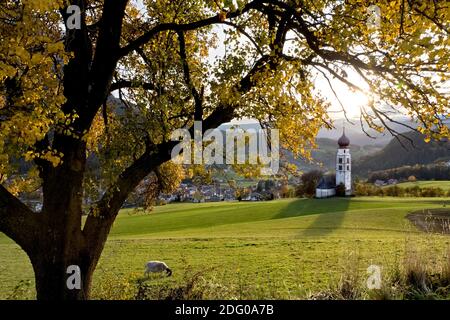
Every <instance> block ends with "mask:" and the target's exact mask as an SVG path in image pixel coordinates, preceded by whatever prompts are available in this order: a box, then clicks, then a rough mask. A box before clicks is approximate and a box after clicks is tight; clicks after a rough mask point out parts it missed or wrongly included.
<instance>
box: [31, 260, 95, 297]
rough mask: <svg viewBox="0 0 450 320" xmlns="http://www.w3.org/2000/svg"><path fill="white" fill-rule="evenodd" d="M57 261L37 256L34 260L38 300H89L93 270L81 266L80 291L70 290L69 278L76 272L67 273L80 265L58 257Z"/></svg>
mask: <svg viewBox="0 0 450 320" xmlns="http://www.w3.org/2000/svg"><path fill="white" fill-rule="evenodd" d="M58 258H59V259H58V260H57V261H48V259H46V258H43V257H41V256H40V255H37V256H36V257H34V258H33V263H32V264H33V269H34V274H35V280H36V298H37V299H38V300H87V299H89V294H90V288H91V281H92V274H93V269H92V268H87V267H86V266H79V267H80V270H81V273H80V276H81V277H80V285H81V286H80V289H77V288H69V287H68V285H67V282H68V279H69V280H70V278H69V277H71V276H72V275H73V274H74V272H73V271H72V272H70V273H68V272H67V269H68V267H69V266H71V265H78V264H77V263H76V262H73V263H70V262H69V260H66V259H64V258H65V257H58Z"/></svg>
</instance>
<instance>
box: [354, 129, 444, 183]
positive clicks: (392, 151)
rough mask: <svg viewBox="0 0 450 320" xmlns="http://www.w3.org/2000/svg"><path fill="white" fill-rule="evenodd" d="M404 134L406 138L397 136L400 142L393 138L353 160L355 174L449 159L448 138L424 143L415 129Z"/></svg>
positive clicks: (365, 173)
mask: <svg viewBox="0 0 450 320" xmlns="http://www.w3.org/2000/svg"><path fill="white" fill-rule="evenodd" d="M404 135H405V137H406V138H404V137H401V136H399V137H398V138H399V140H400V141H401V143H400V142H399V141H398V140H397V139H395V138H393V139H392V140H391V142H389V143H388V144H387V145H386V146H385V147H384V148H383V149H382V150H380V151H378V152H376V153H374V154H372V155H369V156H366V157H362V158H361V159H359V160H358V161H357V162H355V163H354V165H353V171H354V172H355V174H360V175H367V174H368V173H369V172H371V171H378V170H385V169H392V168H397V167H401V166H405V165H415V164H431V163H435V162H439V161H448V160H450V142H449V140H448V139H445V140H443V141H439V142H438V141H431V142H429V143H426V142H425V140H424V139H425V137H424V136H423V135H422V134H420V133H418V132H416V131H409V132H406V133H404ZM408 139H410V140H411V141H412V143H411V141H409V140H408ZM402 144H403V146H402ZM449 178H450V177H449Z"/></svg>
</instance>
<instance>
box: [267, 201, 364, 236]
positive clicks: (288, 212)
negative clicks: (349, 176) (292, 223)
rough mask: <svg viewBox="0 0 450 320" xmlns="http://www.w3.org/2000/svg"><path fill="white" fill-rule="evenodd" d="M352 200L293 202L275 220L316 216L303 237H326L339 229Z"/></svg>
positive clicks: (303, 232)
mask: <svg viewBox="0 0 450 320" xmlns="http://www.w3.org/2000/svg"><path fill="white" fill-rule="evenodd" d="M350 201H355V200H351V199H350V198H330V199H310V200H307V201H306V200H304V199H299V200H297V201H293V202H291V203H290V204H289V205H287V206H286V207H285V208H283V209H282V210H281V211H280V213H279V214H278V215H276V216H275V217H274V218H275V219H282V218H289V217H296V216H309V215H314V214H316V215H317V217H316V218H315V219H314V221H313V222H312V223H311V224H310V225H309V226H308V228H307V229H305V230H303V231H302V234H301V235H302V236H325V235H327V234H329V233H332V232H333V230H335V229H338V228H339V227H340V226H341V225H342V222H343V220H344V216H345V213H346V211H347V210H348V209H349V205H350Z"/></svg>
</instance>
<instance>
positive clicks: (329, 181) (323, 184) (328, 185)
mask: <svg viewBox="0 0 450 320" xmlns="http://www.w3.org/2000/svg"><path fill="white" fill-rule="evenodd" d="M334 188H336V181H335V179H333V177H332V176H324V177H322V179H320V181H319V184H318V185H317V187H316V189H334Z"/></svg>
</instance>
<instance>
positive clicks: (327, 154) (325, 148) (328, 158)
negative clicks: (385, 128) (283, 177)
mask: <svg viewBox="0 0 450 320" xmlns="http://www.w3.org/2000/svg"><path fill="white" fill-rule="evenodd" d="M336 140H337V139H329V138H318V139H317V145H318V148H317V149H316V150H313V151H312V162H309V161H304V160H293V159H292V157H291V159H290V161H291V162H293V163H295V164H296V165H297V166H298V167H299V168H300V169H301V170H304V171H306V170H311V169H322V170H326V169H327V170H334V169H335V163H336V150H337V148H338V145H337V142H336ZM352 141H353V140H352ZM382 148H383V145H382V144H371V145H364V146H360V145H357V144H353V143H352V144H351V145H350V152H351V154H352V160H353V161H357V160H359V159H360V158H362V157H365V156H368V155H370V154H373V153H375V152H377V151H380V150H381V149H382Z"/></svg>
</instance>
